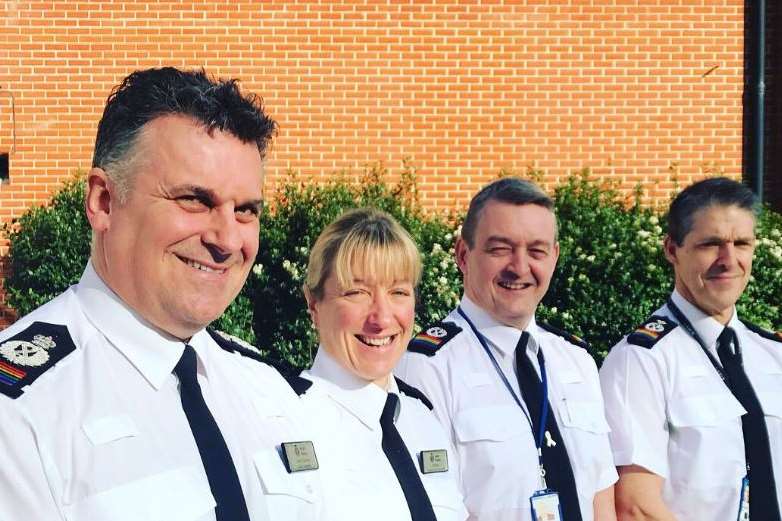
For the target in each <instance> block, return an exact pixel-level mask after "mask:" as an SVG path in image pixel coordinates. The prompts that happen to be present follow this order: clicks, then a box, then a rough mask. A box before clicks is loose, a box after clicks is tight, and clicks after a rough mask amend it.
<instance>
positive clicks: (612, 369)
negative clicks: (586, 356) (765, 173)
mask: <svg viewBox="0 0 782 521" xmlns="http://www.w3.org/2000/svg"><path fill="white" fill-rule="evenodd" d="M756 211H757V204H756V200H755V196H754V194H753V193H752V192H751V191H750V190H749V189H748V188H747V187H746V186H744V185H742V184H741V183H739V182H737V181H734V180H731V179H727V178H724V177H717V178H712V179H707V180H704V181H700V182H698V183H695V184H693V185H691V186H689V187H687V188H686V189H684V190H683V191H682V192H681V193H680V194H679V195H678V196H677V197H676V198H675V199H674V200H673V202H672V203H671V207H670V211H669V212H668V234H667V237H666V238H665V242H664V252H665V256H666V258H667V259H668V261H669V262H670V263H671V265H672V266H673V271H674V290H673V293H672V294H671V297H670V298H669V299H668V301H667V302H666V303H665V304H664V305H663V306H661V307H660V308H659V309H658V310H657V311H655V312H654V314H653V315H652V316H651V317H649V318H648V319H647V320H645V321H644V322H643V324H641V325H640V326H639V327H638V328H637V329H636V330H635V331H633V332H632V333H631V334H630V335H628V336H627V337H626V338H624V339H623V340H622V341H620V342H619V343H618V344H617V345H616V346H614V347H613V349H612V350H611V352H610V353H609V354H608V357H607V358H606V360H605V362H604V363H603V366H602V368H601V369H600V381H601V383H602V387H603V393H604V395H605V401H606V415H607V417H608V421H609V424H610V425H611V446H612V449H613V451H614V459H615V462H616V465H617V466H618V467H619V482H618V484H617V487H616V505H617V513H618V514H619V517H620V519H628V520H630V519H632V520H665V521H671V520H677V519H678V520H679V521H685V520H690V519H697V520H699V521H724V520H733V519H739V520H742V521H743V520H747V519H750V518H751V519H752V521H759V520H761V521H779V520H780V508H781V507H780V501H779V500H780V499H782V377H780V375H782V336H781V335H780V334H778V333H777V334H774V333H771V332H769V331H765V330H763V329H760V328H758V327H756V326H754V325H752V324H749V323H747V322H743V321H741V320H739V318H738V316H737V313H736V305H735V304H736V301H737V300H738V299H739V297H741V294H742V293H743V292H744V289H745V288H746V287H747V283H748V282H749V280H750V274H751V270H752V257H753V254H754V251H755V219H756ZM750 488H751V489H752V493H751V494H750V492H749V491H750Z"/></svg>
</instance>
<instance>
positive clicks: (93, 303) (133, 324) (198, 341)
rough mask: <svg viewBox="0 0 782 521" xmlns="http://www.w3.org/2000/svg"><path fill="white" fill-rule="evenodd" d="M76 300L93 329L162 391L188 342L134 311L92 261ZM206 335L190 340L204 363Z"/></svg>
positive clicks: (199, 335) (86, 269) (197, 334)
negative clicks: (160, 328)
mask: <svg viewBox="0 0 782 521" xmlns="http://www.w3.org/2000/svg"><path fill="white" fill-rule="evenodd" d="M76 296H77V298H78V299H79V302H80V304H81V306H82V309H83V310H84V314H85V315H86V316H87V318H88V319H89V321H90V322H91V323H92V325H93V327H95V328H96V329H97V330H98V331H100V332H101V333H102V334H103V335H104V336H105V337H106V338H107V339H108V341H109V342H110V343H111V344H112V345H114V346H116V348H117V349H118V350H119V351H120V352H121V353H122V354H123V355H124V356H125V357H126V358H127V359H128V361H130V363H131V364H132V365H133V366H134V367H135V368H136V370H138V372H139V373H141V375H142V376H143V377H144V378H145V379H146V380H147V381H148V382H149V384H150V385H151V386H152V387H154V388H155V389H157V390H159V389H160V388H161V387H162V386H163V384H164V383H165V382H166V380H167V379H168V378H169V377H170V376H171V374H172V371H173V370H174V367H175V366H176V364H177V362H179V359H180V358H181V356H182V353H183V351H184V349H185V344H184V342H183V341H182V340H179V339H177V338H174V337H172V336H170V335H167V334H165V333H162V332H161V331H159V330H158V329H156V328H155V327H154V326H152V325H151V324H150V323H149V322H147V321H146V320H144V319H143V318H142V317H141V316H140V315H138V314H137V313H136V312H134V311H133V310H132V309H130V308H129V307H128V306H127V304H126V303H125V302H124V301H123V300H122V299H121V298H120V297H119V296H118V295H117V294H116V293H114V292H113V291H112V290H111V288H109V287H108V286H107V285H106V283H105V282H104V281H103V280H102V279H101V278H100V276H99V275H98V274H97V272H96V271H95V268H94V267H93V265H92V262H91V261H90V262H88V263H87V267H86V268H85V269H84V273H83V274H82V276H81V279H80V280H79V284H78V286H77V289H76ZM204 334H207V333H206V332H205V331H203V330H202V331H199V332H198V333H196V335H194V336H193V337H192V338H191V339H190V345H192V346H193V348H194V349H195V350H196V353H198V354H199V357H201V358H202V359H203V354H204V353H203V351H204V345H205V344H204V341H203V339H202V338H200V337H201V336H203V335H204ZM201 365H202V366H203V364H201Z"/></svg>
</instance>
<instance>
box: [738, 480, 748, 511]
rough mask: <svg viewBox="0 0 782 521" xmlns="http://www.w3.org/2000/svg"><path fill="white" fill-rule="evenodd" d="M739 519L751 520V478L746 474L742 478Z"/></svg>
mask: <svg viewBox="0 0 782 521" xmlns="http://www.w3.org/2000/svg"><path fill="white" fill-rule="evenodd" d="M738 521H749V478H748V477H746V476H744V479H742V480H741V495H740V496H739V517H738Z"/></svg>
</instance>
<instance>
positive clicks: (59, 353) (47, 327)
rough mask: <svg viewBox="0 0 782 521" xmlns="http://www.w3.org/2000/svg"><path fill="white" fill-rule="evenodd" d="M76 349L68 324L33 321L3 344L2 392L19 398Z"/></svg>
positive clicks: (0, 364)
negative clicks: (25, 390)
mask: <svg viewBox="0 0 782 521" xmlns="http://www.w3.org/2000/svg"><path fill="white" fill-rule="evenodd" d="M75 349H76V346H75V345H74V343H73V339H72V338H71V335H70V333H69V332H68V328H67V327H66V326H63V325H60V324H49V323H47V322H33V323H32V324H30V325H29V326H27V328H26V329H24V330H22V331H20V332H19V333H17V334H16V335H14V336H12V337H10V338H8V339H6V340H5V341H4V342H3V343H2V344H0V394H5V395H7V396H10V397H11V398H19V397H20V396H22V394H23V393H24V391H23V389H25V388H26V387H28V386H29V385H31V384H32V383H33V382H34V381H35V380H36V379H37V378H38V377H39V376H41V375H42V374H43V373H45V372H46V371H48V370H49V369H51V368H52V367H54V366H55V365H56V364H57V362H59V361H60V360H62V359H63V358H65V356H67V355H68V354H70V353H72V352H73V351H74V350H75Z"/></svg>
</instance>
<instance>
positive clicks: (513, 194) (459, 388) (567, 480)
mask: <svg viewBox="0 0 782 521" xmlns="http://www.w3.org/2000/svg"><path fill="white" fill-rule="evenodd" d="M552 210H553V202H552V201H551V199H550V198H549V197H548V196H547V195H546V194H545V193H543V192H542V191H541V190H540V188H538V187H537V186H535V185H534V184H532V183H530V182H528V181H524V180H521V179H517V178H513V177H508V178H503V179H500V180H498V181H495V182H493V183H491V184H489V185H488V186H486V187H484V188H483V189H482V190H481V191H480V192H479V193H478V194H477V195H476V196H475V197H474V198H473V200H472V201H471V202H470V207H469V209H468V212H467V216H466V218H465V221H464V225H463V226H462V233H461V237H460V238H459V240H458V241H457V244H456V260H457V263H458V265H459V268H460V269H461V271H462V274H463V276H464V296H463V297H462V300H461V302H460V304H459V306H458V307H457V309H455V310H454V311H453V312H451V313H450V314H449V315H448V316H447V317H446V318H445V320H444V321H443V322H439V323H437V324H432V325H430V326H428V327H425V328H424V329H423V331H422V332H421V333H420V334H419V335H417V336H416V337H415V338H414V339H413V340H412V341H411V342H410V345H409V347H408V353H407V354H406V355H405V357H404V358H403V359H402V361H401V362H400V364H399V366H398V367H397V371H396V374H398V375H399V376H400V377H401V378H403V379H404V380H405V381H408V382H409V383H411V384H413V385H415V386H416V387H418V388H419V389H421V390H423V391H424V393H425V394H426V395H427V396H428V397H429V398H430V399H431V401H432V403H433V404H434V412H435V414H436V415H437V418H438V419H439V420H440V422H441V423H443V425H444V426H445V428H446V430H447V432H448V433H449V434H450V435H451V441H452V443H453V445H454V448H455V451H456V455H457V456H458V461H457V462H456V463H458V465H459V469H460V485H461V487H462V493H463V495H464V498H465V504H466V506H467V509H468V511H469V513H470V519H471V520H474V521H519V520H522V521H526V520H530V519H534V520H537V519H565V520H567V521H578V520H584V521H589V520H592V519H600V520H611V519H615V517H614V510H613V489H612V485H613V483H614V482H615V481H616V471H615V468H614V465H613V461H612V459H611V452H610V448H609V446H608V436H607V433H608V425H607V423H606V420H605V418H604V415H603V400H602V397H601V394H600V385H599V382H598V377H597V369H596V367H595V363H594V361H593V360H592V358H591V357H590V356H589V354H588V353H587V351H586V349H583V347H585V344H584V343H583V342H582V341H580V340H578V339H577V338H575V337H573V336H571V335H568V334H566V333H562V332H560V331H556V330H554V329H553V328H550V327H549V326H546V325H544V324H541V323H539V322H537V321H536V320H535V309H536V308H537V305H538V303H539V302H540V300H541V299H542V298H543V295H545V293H546V290H547V289H548V286H549V282H550V281H551V276H552V273H553V271H554V268H555V266H556V263H557V258H558V255H559V244H558V243H557V224H556V217H555V216H554V213H553V211H552ZM549 514H551V515H553V516H554V517H548V515H549Z"/></svg>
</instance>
